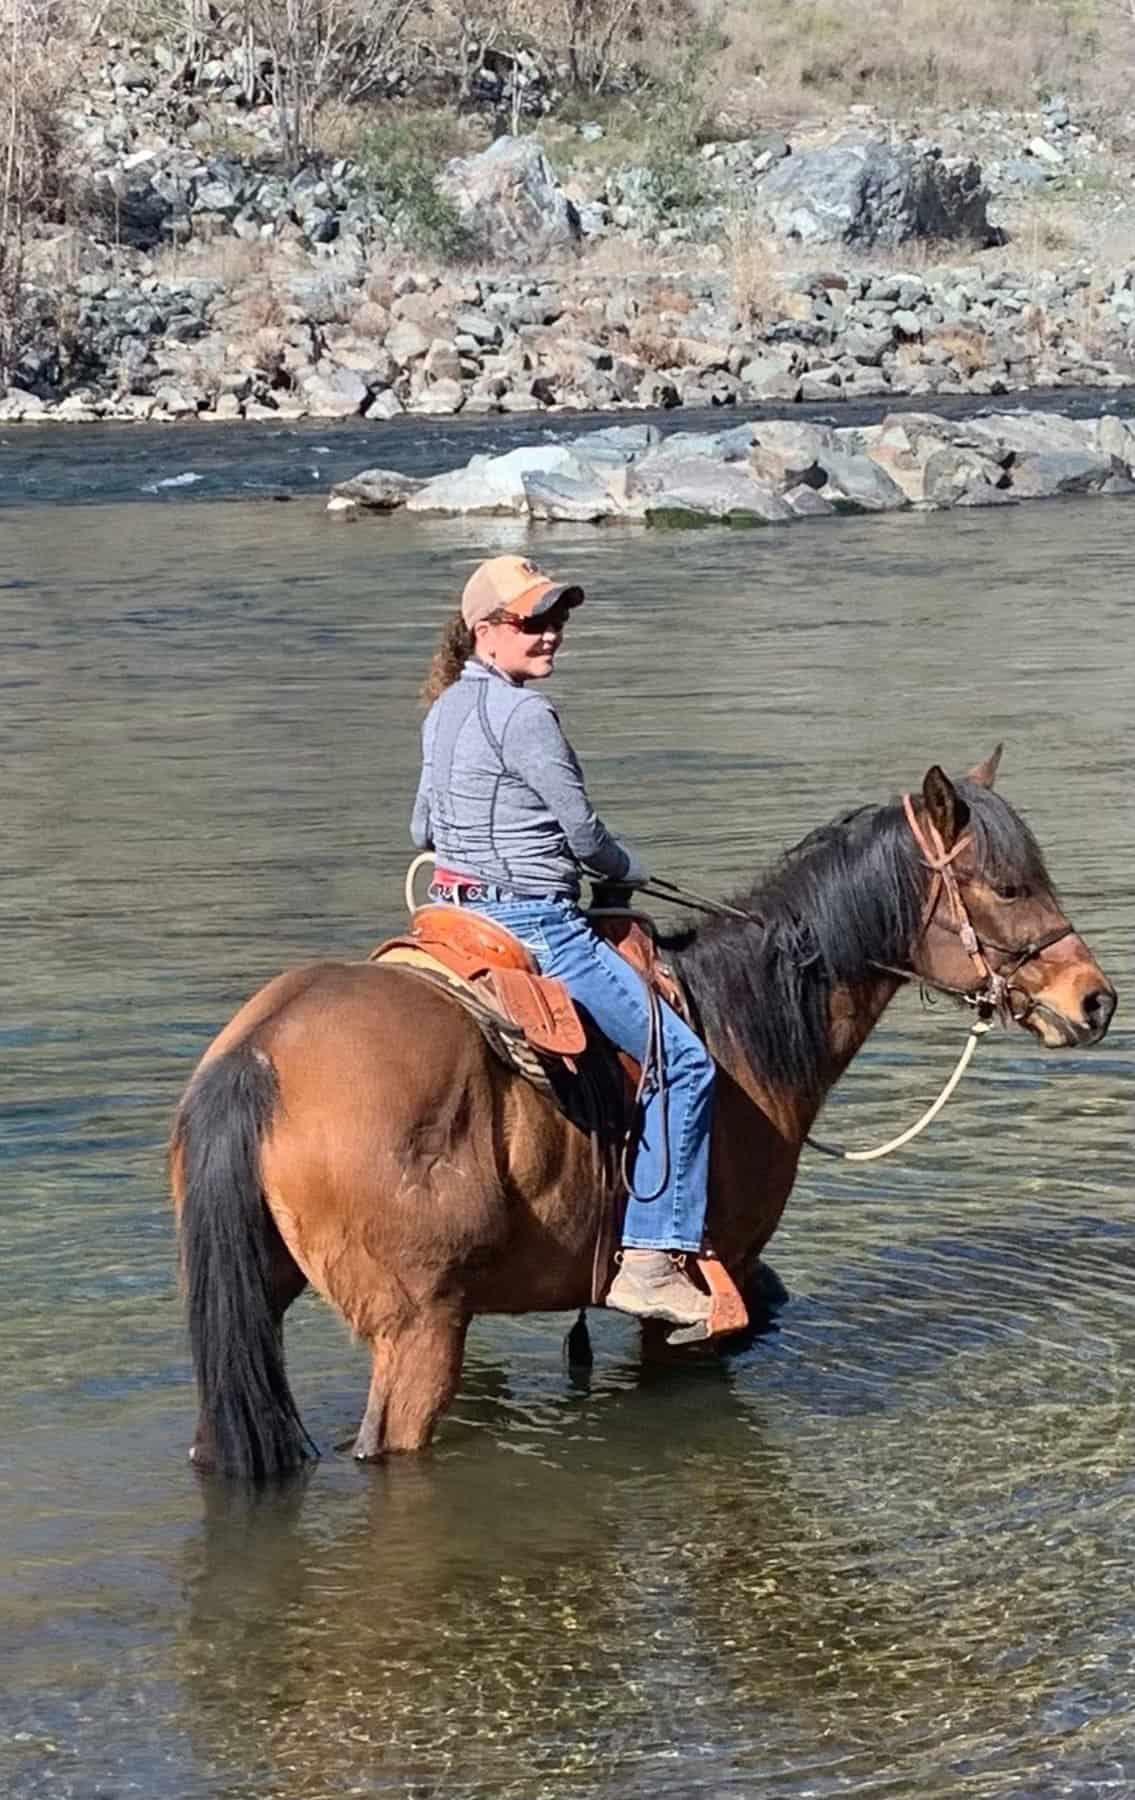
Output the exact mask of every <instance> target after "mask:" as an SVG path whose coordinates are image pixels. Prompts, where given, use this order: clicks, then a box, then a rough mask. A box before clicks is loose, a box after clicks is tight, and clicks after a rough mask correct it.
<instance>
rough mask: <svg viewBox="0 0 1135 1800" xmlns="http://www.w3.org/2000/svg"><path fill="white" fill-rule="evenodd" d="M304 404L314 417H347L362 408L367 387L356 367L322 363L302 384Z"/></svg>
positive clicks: (367, 394)
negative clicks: (340, 367) (347, 367)
mask: <svg viewBox="0 0 1135 1800" xmlns="http://www.w3.org/2000/svg"><path fill="white" fill-rule="evenodd" d="M302 392H303V400H304V405H305V406H306V407H307V410H308V412H309V413H310V414H311V416H312V418H314V419H350V418H353V417H354V416H355V414H356V413H359V412H361V411H362V409H363V407H364V406H365V405H366V403H367V401H368V400H369V398H370V389H369V388H368V387H367V384H366V382H365V381H364V380H363V378H362V376H361V375H360V374H359V372H358V370H357V369H337V368H334V367H328V366H324V367H322V368H319V369H317V370H316V371H315V372H314V373H313V374H311V375H309V376H308V377H307V379H306V380H305V381H304V382H303V384H302Z"/></svg>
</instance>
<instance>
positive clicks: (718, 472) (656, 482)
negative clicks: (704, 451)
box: [634, 456, 793, 525]
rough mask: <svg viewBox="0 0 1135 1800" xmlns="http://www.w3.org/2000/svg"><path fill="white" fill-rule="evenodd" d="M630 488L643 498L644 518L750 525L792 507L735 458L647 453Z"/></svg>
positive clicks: (783, 515) (777, 517)
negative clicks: (653, 456)
mask: <svg viewBox="0 0 1135 1800" xmlns="http://www.w3.org/2000/svg"><path fill="white" fill-rule="evenodd" d="M634 485H635V489H636V490H637V493H638V494H639V495H640V496H642V497H644V498H645V500H646V507H645V511H646V517H647V520H648V522H649V523H652V524H665V525H680V524H699V523H709V522H710V521H711V520H714V519H723V520H731V521H733V522H734V523H738V524H739V523H745V524H752V525H773V524H780V523H782V522H783V521H785V520H787V519H791V518H792V516H793V514H792V509H791V508H790V507H788V506H786V505H785V503H784V501H783V500H782V499H781V498H780V496H779V494H776V493H774V492H773V490H772V488H771V487H770V486H769V485H768V484H767V483H765V482H760V481H755V480H754V479H753V477H752V476H751V475H750V474H749V473H748V472H747V471H746V470H745V469H744V468H743V467H742V466H741V465H739V464H737V463H719V462H715V461H713V460H712V459H710V458H709V457H698V456H692V457H689V458H688V459H686V460H684V461H683V460H681V459H677V458H676V459H674V460H669V459H666V458H662V459H660V460H659V461H658V463H657V464H654V463H653V459H648V460H647V461H646V462H644V463H642V464H640V465H639V467H638V468H637V469H636V470H635V484H634Z"/></svg>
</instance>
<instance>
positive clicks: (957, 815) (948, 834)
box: [922, 763, 969, 850]
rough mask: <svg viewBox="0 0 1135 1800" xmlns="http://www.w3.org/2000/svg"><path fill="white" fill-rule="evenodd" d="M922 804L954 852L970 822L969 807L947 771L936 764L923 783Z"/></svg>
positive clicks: (928, 770)
mask: <svg viewBox="0 0 1135 1800" xmlns="http://www.w3.org/2000/svg"><path fill="white" fill-rule="evenodd" d="M922 804H923V806H924V807H925V808H926V816H927V818H928V819H929V820H930V823H931V824H932V825H933V826H934V827H935V829H936V830H937V832H938V835H939V837H940V838H941V839H942V843H943V845H944V847H945V848H946V849H947V850H952V849H953V847H954V845H955V844H956V843H957V841H958V838H959V836H960V835H961V833H962V832H963V831H964V830H965V827H966V825H967V824H968V822H969V807H968V806H967V805H966V803H965V801H964V800H963V799H962V797H961V795H960V794H959V793H958V790H957V788H956V787H955V786H954V784H953V782H952V781H951V780H950V777H949V776H948V775H947V774H946V771H945V769H940V768H939V767H938V764H937V763H935V764H934V767H933V768H932V769H927V771H926V778H925V780H924V781H923V783H922Z"/></svg>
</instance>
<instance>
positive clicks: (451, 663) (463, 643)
mask: <svg viewBox="0 0 1135 1800" xmlns="http://www.w3.org/2000/svg"><path fill="white" fill-rule="evenodd" d="M472 654H473V633H472V632H471V631H470V629H469V627H468V625H466V623H465V621H464V619H463V618H462V617H461V614H460V612H455V613H454V614H453V617H452V618H450V619H447V620H446V622H445V625H444V626H443V627H442V633H441V637H440V638H439V639H438V646H437V649H436V650H435V651H434V654H433V661H432V662H431V663H430V666H429V672H428V674H427V675H426V679H425V681H424V682H423V683H422V705H423V706H426V707H429V706H432V705H433V703H434V701H435V700H436V699H437V697H438V695H439V694H444V692H445V690H446V688H447V687H452V686H453V683H454V682H455V681H456V680H457V677H458V676H459V675H460V673H461V671H462V669H463V668H464V667H465V664H466V663H467V662H468V660H469V658H470V657H471V656H472Z"/></svg>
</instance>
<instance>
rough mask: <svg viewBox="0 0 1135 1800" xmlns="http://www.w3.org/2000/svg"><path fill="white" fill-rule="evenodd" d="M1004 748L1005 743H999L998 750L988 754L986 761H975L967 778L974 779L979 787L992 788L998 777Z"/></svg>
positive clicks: (968, 779)
mask: <svg viewBox="0 0 1135 1800" xmlns="http://www.w3.org/2000/svg"><path fill="white" fill-rule="evenodd" d="M1004 748H1005V746H1004V744H998V746H997V748H996V750H994V751H993V753H992V755H990V756H987V757H986V759H985V761H984V762H979V763H975V764H974V766H973V768H972V769H970V770H969V772H968V774H967V775H966V780H967V781H972V782H973V783H974V784H975V785H976V786H977V787H983V788H991V787H992V786H993V783H994V782H995V781H996V779H997V771H998V769H999V768H1000V767H1001V752H1002V751H1003V750H1004Z"/></svg>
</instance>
